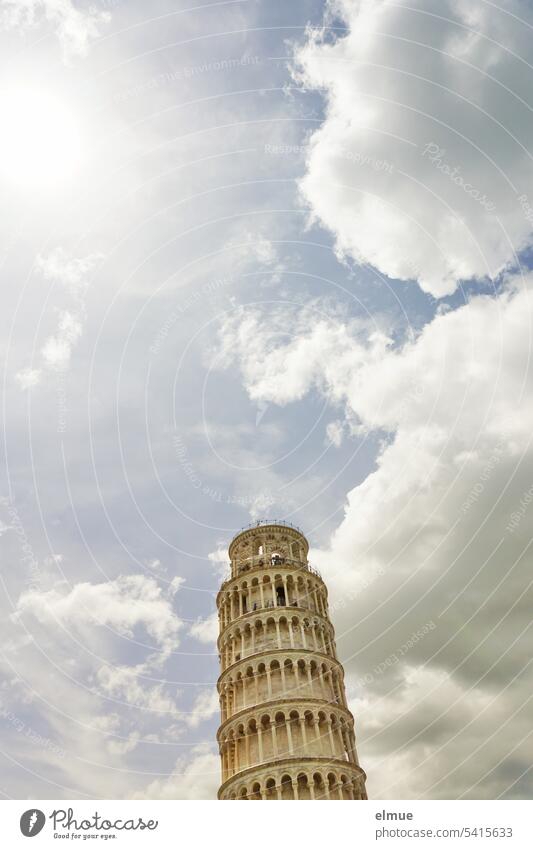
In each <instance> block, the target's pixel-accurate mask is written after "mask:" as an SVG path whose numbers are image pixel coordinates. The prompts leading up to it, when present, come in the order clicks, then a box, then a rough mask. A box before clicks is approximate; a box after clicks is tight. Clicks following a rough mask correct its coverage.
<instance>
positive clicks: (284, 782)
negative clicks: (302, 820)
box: [281, 775, 294, 800]
mask: <svg viewBox="0 0 533 849" xmlns="http://www.w3.org/2000/svg"><path fill="white" fill-rule="evenodd" d="M281 798H282V799H287V800H289V799H291V800H292V799H294V792H293V789H292V778H291V777H290V775H282V777H281Z"/></svg>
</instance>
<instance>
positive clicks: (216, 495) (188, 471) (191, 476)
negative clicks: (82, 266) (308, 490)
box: [172, 434, 288, 515]
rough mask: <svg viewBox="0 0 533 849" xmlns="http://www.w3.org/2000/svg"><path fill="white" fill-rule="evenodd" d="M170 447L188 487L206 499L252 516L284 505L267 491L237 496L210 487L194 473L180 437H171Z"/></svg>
mask: <svg viewBox="0 0 533 849" xmlns="http://www.w3.org/2000/svg"><path fill="white" fill-rule="evenodd" d="M172 445H173V447H174V451H175V454H176V457H177V460H178V463H179V465H180V468H181V470H182V471H183V474H184V475H185V477H186V478H187V480H188V481H189V483H190V485H191V486H192V487H193V489H195V490H197V491H198V492H199V493H201V495H203V496H205V497H206V498H210V499H211V500H212V501H217V502H219V503H223V504H234V505H236V506H238V507H243V508H245V509H248V510H250V512H251V513H252V515H255V513H256V512H257V511H259V512H264V511H265V510H268V509H269V508H270V507H272V506H273V505H274V504H275V505H276V507H278V508H280V509H281V507H282V506H283V504H284V503H285V502H284V500H283V499H280V497H279V495H278V494H276V496H275V497H274V494H273V493H272V492H269V491H268V490H259V491H254V492H251V493H243V494H239V493H231V492H223V491H222V490H220V489H218V488H217V487H214V486H211V485H210V484H209V483H206V482H205V481H204V480H203V478H202V477H201V476H200V475H199V474H198V472H197V471H196V467H195V465H194V463H193V462H192V460H191V459H190V457H189V452H188V449H187V446H186V445H185V443H184V441H183V439H182V438H181V436H179V435H178V434H174V435H173V437H172ZM287 504H288V502H287Z"/></svg>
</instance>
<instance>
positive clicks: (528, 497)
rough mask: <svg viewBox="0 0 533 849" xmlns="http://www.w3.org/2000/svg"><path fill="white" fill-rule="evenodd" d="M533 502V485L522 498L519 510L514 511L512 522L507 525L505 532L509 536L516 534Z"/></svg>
mask: <svg viewBox="0 0 533 849" xmlns="http://www.w3.org/2000/svg"><path fill="white" fill-rule="evenodd" d="M532 501H533V484H532V485H531V486H530V487H529V489H527V490H526V491H525V492H524V494H523V495H522V498H521V499H520V505H519V508H518V509H517V510H513V512H512V513H511V521H510V522H509V523H508V524H507V527H506V528H505V530H506V531H507V533H509V534H514V532H515V531H516V529H517V527H518V526H519V524H520V522H521V521H522V519H523V518H524V516H525V515H526V512H527V510H528V508H529V505H530V504H531V502H532Z"/></svg>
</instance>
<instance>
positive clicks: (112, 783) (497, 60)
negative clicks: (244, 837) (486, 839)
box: [0, 0, 533, 798]
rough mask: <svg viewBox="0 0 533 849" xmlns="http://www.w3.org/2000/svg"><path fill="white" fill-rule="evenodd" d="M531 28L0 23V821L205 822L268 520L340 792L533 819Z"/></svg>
mask: <svg viewBox="0 0 533 849" xmlns="http://www.w3.org/2000/svg"><path fill="white" fill-rule="evenodd" d="M532 24H533V21H532V20H531V10H530V7H529V5H528V4H526V3H520V2H509V3H507V4H506V5H505V7H504V8H503V9H501V10H498V11H495V9H494V8H493V6H491V5H490V4H488V3H484V2H482V0H480V2H475V3H470V4H468V8H460V7H459V6H458V5H457V4H455V3H453V2H452V0H450V2H445V3H442V2H440V3H436V2H430V0H427V2H420V3H415V4H409V8H407V6H406V5H404V4H402V3H399V4H388V3H383V4H382V3H378V2H375V3H359V2H356V0H339V2H337V3H331V4H324V3H322V2H292V3H291V4H287V3H282V2H269V3H260V2H253V0H250V2H248V1H247V0H239V2H227V3H226V2H224V3H214V4H207V5H201V4H196V5H195V6H191V5H190V4H181V3H175V2H173V3H170V2H166V0H165V2H163V0H160V2H154V3H150V12H149V14H148V13H147V11H146V4H142V3H138V2H128V3H127V4H126V3H120V2H113V3H106V4H96V5H93V6H90V4H86V3H77V4H72V3H70V2H62V3H60V2H56V0H31V2H30V3H22V2H20V0H4V2H0V26H1V33H0V47H1V50H0V56H1V59H0V64H1V72H2V78H3V80H4V86H3V88H4V91H5V93H4V94H3V95H2V98H0V100H1V102H0V107H1V109H2V113H3V117H4V126H5V127H7V128H8V130H7V132H6V133H5V134H4V140H3V142H2V143H1V144H0V160H1V162H2V169H1V178H2V183H3V189H2V194H1V199H0V203H1V204H2V206H3V213H4V215H3V216H2V221H3V223H2V224H1V225H0V228H1V229H0V236H1V240H2V248H1V252H0V260H1V270H0V274H1V281H2V296H3V309H2V311H1V314H0V322H1V332H2V347H1V349H0V351H1V355H2V361H3V375H4V384H3V399H4V422H5V426H4V431H3V449H4V450H3V466H4V473H3V478H2V481H3V482H2V490H1V491H0V496H1V504H0V507H1V512H0V521H1V524H0V545H1V549H2V556H1V569H2V588H3V589H2V604H3V616H2V621H3V631H4V634H3V638H2V645H3V651H2V673H3V683H2V685H1V689H0V736H1V739H2V745H1V750H2V758H3V765H2V766H3V770H2V772H3V775H4V779H3V782H2V786H1V788H0V789H1V790H2V792H3V793H4V794H5V795H6V796H8V797H15V798H21V797H35V798H40V797H41V798H43V797H53V798H56V797H57V798H76V797H84V796H86V797H89V798H94V797H103V798H121V797H128V798H130V797H136V798H214V796H215V794H216V789H217V785H218V780H219V774H218V754H217V751H216V744H215V732H216V727H217V724H218V702H217V699H216V692H215V689H214V684H215V682H216V678H217V676H218V658H217V653H216V645H215V641H214V640H215V637H216V622H215V620H214V619H213V614H214V611H215V601H214V599H215V595H216V591H217V588H218V585H219V583H220V580H221V575H222V574H223V573H224V569H225V568H226V567H225V554H224V549H226V548H227V545H228V542H229V540H230V539H231V537H232V535H233V534H234V533H235V531H236V530H238V529H239V528H241V527H242V526H244V525H246V524H248V523H249V522H251V521H255V520H256V519H263V518H269V517H271V518H283V519H286V520H288V521H291V522H293V523H295V524H297V525H299V526H300V527H302V528H303V529H304V531H305V532H306V533H307V535H308V537H309V540H310V542H311V548H312V552H311V553H312V560H313V562H314V563H315V564H316V565H318V566H319V567H320V569H321V570H322V572H323V574H324V576H325V578H326V580H327V582H328V586H329V589H330V603H331V605H332V610H333V618H334V623H335V625H336V628H337V634H338V645H339V651H340V655H341V658H342V660H343V661H344V663H345V666H346V676H347V678H346V680H347V689H348V693H349V696H350V702H351V706H352V709H353V711H354V713H355V716H356V724H357V725H356V727H357V729H358V734H359V750H360V756H361V760H362V763H363V766H364V767H365V768H366V769H367V772H368V776H369V782H368V788H369V795H370V796H371V797H372V798H448V797H453V798H456V797H464V798H496V797H500V796H501V797H502V798H522V797H524V798H525V797H529V796H530V793H531V788H530V782H531V778H530V774H529V777H528V768H529V764H530V762H531V759H530V757H529V758H528V751H529V752H530V751H531V748H530V743H531V737H530V736H529V735H530V733H531V731H530V727H529V726H530V723H528V722H527V712H528V700H529V698H530V686H529V687H528V681H530V680H531V677H530V670H529V663H530V658H529V657H528V652H527V651H526V647H527V640H528V628H529V625H530V613H529V611H530V587H529V577H528V564H529V562H530V554H529V548H528V546H529V544H530V541H531V539H530V531H529V527H528V526H530V517H529V516H528V515H527V510H528V505H529V501H530V500H531V494H529V495H528V493H529V491H530V488H531V485H532V482H531V478H530V471H529V470H530V468H531V466H530V464H529V460H530V454H531V448H530V434H531V413H532V410H531V402H530V397H531V393H530V388H531V387H530V384H531V375H530V364H529V359H530V342H531V303H530V285H531V284H530V276H529V267H530V265H531V263H530V253H529V251H530V245H531V229H532V223H533V212H531V211H530V209H529V204H530V203H531V206H532V207H533V172H532V169H531V162H532V160H531V152H530V150H529V147H528V145H529V142H530V138H531V133H530V130H531V124H532V121H531V114H532V113H531V108H532V105H533V104H531V103H530V90H531V87H530V85H529V83H530V76H531V64H530V63H531V62H532V57H531V46H530V37H529V35H528V32H529V29H530V28H531V26H532ZM513 517H514V518H513ZM529 571H530V570H529ZM528 605H529V606H528ZM428 623H429V625H431V627H428ZM420 630H422V631H423V637H417V638H416V639H415V640H412V639H411V638H412V635H413V634H416V633H417V632H418V631H420ZM409 641H411V642H410V643H409ZM529 654H530V653H529Z"/></svg>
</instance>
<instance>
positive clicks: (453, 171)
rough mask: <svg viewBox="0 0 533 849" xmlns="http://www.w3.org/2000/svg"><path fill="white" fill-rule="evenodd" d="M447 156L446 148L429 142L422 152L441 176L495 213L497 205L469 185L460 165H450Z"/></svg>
mask: <svg viewBox="0 0 533 849" xmlns="http://www.w3.org/2000/svg"><path fill="white" fill-rule="evenodd" d="M445 154H446V150H445V148H443V147H439V145H438V144H436V143H435V142H428V144H426V146H425V147H424V150H423V152H422V156H425V157H427V158H428V160H429V161H430V162H431V163H432V165H434V166H435V168H436V169H437V171H440V172H441V174H445V175H446V177H449V178H450V180H451V181H452V183H455V185H456V186H459V188H460V189H462V190H463V191H464V192H465V194H467V195H469V196H470V197H471V198H472V199H473V200H475V201H477V202H478V203H479V204H481V206H482V207H483V208H484V209H486V211H487V212H494V210H495V209H496V204H495V203H493V202H492V201H491V200H490V199H489V198H488V197H487V195H486V194H484V193H483V192H481V191H480V190H479V189H476V187H475V186H473V185H472V183H468V182H467V181H466V180H465V178H464V177H463V175H462V174H461V168H460V166H459V165H455V166H453V167H452V166H451V165H449V164H448V163H447V162H446V160H445V159H444V157H445Z"/></svg>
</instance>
